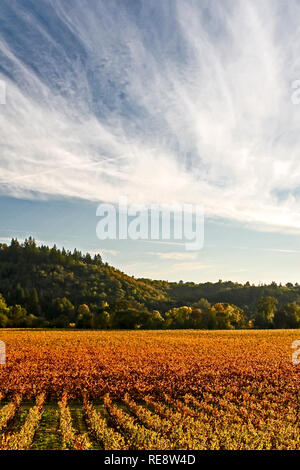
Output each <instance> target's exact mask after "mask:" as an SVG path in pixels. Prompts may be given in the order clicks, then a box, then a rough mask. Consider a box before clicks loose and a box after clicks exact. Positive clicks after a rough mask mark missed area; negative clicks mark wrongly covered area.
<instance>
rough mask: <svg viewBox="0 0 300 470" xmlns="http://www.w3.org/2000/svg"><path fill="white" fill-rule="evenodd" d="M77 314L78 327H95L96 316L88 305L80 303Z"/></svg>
mask: <svg viewBox="0 0 300 470" xmlns="http://www.w3.org/2000/svg"><path fill="white" fill-rule="evenodd" d="M77 314H78V315H77V322H76V324H77V328H84V329H89V328H93V327H94V316H93V314H92V313H91V311H90V309H89V307H88V305H86V304H82V305H79V307H78V310H77Z"/></svg>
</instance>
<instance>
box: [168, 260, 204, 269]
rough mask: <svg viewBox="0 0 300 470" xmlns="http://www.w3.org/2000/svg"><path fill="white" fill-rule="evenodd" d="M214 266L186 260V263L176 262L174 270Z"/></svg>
mask: <svg viewBox="0 0 300 470" xmlns="http://www.w3.org/2000/svg"><path fill="white" fill-rule="evenodd" d="M212 267H213V266H211V265H209V264H201V263H199V262H189V261H187V262H185V263H175V264H173V266H172V271H199V270H203V269H210V268H212Z"/></svg>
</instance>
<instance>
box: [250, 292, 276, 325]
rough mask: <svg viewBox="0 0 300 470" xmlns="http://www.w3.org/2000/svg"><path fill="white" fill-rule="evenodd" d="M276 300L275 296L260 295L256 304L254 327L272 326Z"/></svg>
mask: <svg viewBox="0 0 300 470" xmlns="http://www.w3.org/2000/svg"><path fill="white" fill-rule="evenodd" d="M277 304H278V300H277V299H276V298H275V297H271V296H268V297H262V298H261V299H260V300H259V301H258V304H257V307H256V312H255V317H254V325H255V327H256V328H272V326H273V321H274V316H275V312H276V305H277Z"/></svg>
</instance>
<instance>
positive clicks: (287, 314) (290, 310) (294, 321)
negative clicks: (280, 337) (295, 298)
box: [274, 302, 300, 328]
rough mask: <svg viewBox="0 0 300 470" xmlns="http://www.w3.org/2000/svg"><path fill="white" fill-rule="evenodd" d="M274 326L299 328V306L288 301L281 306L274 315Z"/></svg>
mask: <svg viewBox="0 0 300 470" xmlns="http://www.w3.org/2000/svg"><path fill="white" fill-rule="evenodd" d="M274 326H275V328H300V306H299V305H298V304H297V303H296V302H290V303H287V304H285V305H283V306H281V307H280V308H279V309H278V310H277V311H276V312H275V315H274Z"/></svg>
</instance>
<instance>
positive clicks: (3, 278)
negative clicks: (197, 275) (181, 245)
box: [0, 238, 300, 329]
mask: <svg viewBox="0 0 300 470" xmlns="http://www.w3.org/2000/svg"><path fill="white" fill-rule="evenodd" d="M0 292H1V295H0V327H21V328H22V327H31V328H37V327H41V328H46V327H50V328H51V327H52V328H53V327H54V328H75V327H76V328H101V329H105V328H125V329H137V328H149V329H150V328H153V329H156V328H171V329H173V328H196V329H197V328H201V329H236V328H299V327H300V286H299V285H298V284H295V285H293V284H290V283H289V284H287V285H285V286H282V285H277V284H276V283H272V284H270V285H261V286H254V285H250V284H249V283H246V284H244V285H243V284H238V283H233V282H222V281H219V282H218V283H203V284H196V283H192V282H189V283H184V282H182V281H181V282H179V283H174V282H172V283H169V282H167V281H152V280H150V279H135V278H134V277H130V276H127V275H126V274H124V273H122V272H121V271H118V270H117V269H115V268H113V267H111V266H109V265H108V264H107V263H103V261H102V258H101V256H100V255H99V254H97V255H95V256H93V257H92V256H91V255H90V254H89V253H87V254H82V253H81V252H80V251H78V250H74V251H73V252H70V251H68V250H65V249H62V250H59V249H58V248H57V247H56V246H54V247H52V248H49V247H48V246H44V245H42V246H37V244H36V243H35V241H34V239H32V238H29V239H28V240H25V242H24V243H22V244H20V243H19V242H18V241H17V240H16V239H13V240H12V241H11V244H10V245H6V244H0Z"/></svg>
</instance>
